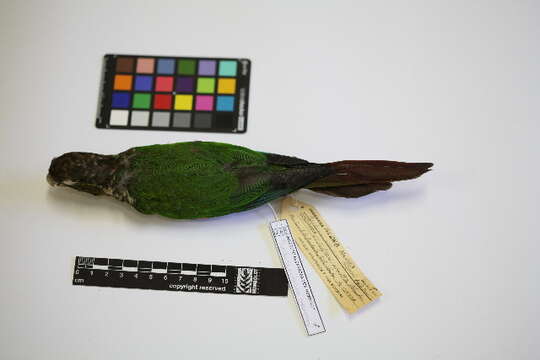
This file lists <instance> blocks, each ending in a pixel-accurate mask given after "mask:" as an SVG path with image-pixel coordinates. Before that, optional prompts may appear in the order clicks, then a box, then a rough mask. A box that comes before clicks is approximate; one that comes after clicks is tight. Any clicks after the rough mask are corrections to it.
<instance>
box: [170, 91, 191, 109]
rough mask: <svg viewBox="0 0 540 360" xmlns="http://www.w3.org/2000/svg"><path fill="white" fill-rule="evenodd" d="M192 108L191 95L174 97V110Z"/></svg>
mask: <svg viewBox="0 0 540 360" xmlns="http://www.w3.org/2000/svg"><path fill="white" fill-rule="evenodd" d="M192 108H193V95H176V96H175V97H174V109H175V110H191V109H192Z"/></svg>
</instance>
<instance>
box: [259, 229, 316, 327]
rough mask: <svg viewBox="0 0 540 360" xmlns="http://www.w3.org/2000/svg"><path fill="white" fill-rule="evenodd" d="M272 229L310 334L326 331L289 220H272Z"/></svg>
mask: <svg viewBox="0 0 540 360" xmlns="http://www.w3.org/2000/svg"><path fill="white" fill-rule="evenodd" d="M270 230H271V231H272V237H273V238H274V241H275V242H276V245H277V248H278V251H279V255H280V256H281V261H282V262H283V267H284V268H285V272H286V273H287V278H288V279H289V284H290V285H291V289H292V291H293V294H294V298H295V300H296V303H297V304H298V309H299V310H300V314H301V315H302V320H303V321H304V325H305V327H306V331H307V333H308V335H310V336H311V335H317V334H321V333H324V332H325V331H326V329H325V327H324V323H323V321H322V318H321V314H320V312H319V309H318V308H317V303H316V302H315V297H314V296H313V292H312V290H311V286H310V285H309V281H308V279H307V276H306V272H305V270H304V265H302V259H301V257H300V253H299V252H298V248H297V247H296V244H295V242H294V240H293V236H292V234H291V231H290V229H289V226H288V225H287V221H286V220H277V221H273V222H271V223H270Z"/></svg>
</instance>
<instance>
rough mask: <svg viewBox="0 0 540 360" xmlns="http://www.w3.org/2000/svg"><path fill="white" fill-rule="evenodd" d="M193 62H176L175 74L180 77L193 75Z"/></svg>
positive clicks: (185, 60)
mask: <svg viewBox="0 0 540 360" xmlns="http://www.w3.org/2000/svg"><path fill="white" fill-rule="evenodd" d="M195 65H196V62H195V60H188V59H184V60H178V67H177V73H178V74H180V75H195Z"/></svg>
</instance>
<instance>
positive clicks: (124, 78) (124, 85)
mask: <svg viewBox="0 0 540 360" xmlns="http://www.w3.org/2000/svg"><path fill="white" fill-rule="evenodd" d="M132 80H133V76H131V75H116V76H115V77H114V90H131V83H132Z"/></svg>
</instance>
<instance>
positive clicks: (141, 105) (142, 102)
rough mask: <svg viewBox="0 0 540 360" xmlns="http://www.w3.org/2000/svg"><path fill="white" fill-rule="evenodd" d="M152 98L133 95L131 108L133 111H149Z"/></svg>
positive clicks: (143, 95)
mask: <svg viewBox="0 0 540 360" xmlns="http://www.w3.org/2000/svg"><path fill="white" fill-rule="evenodd" d="M151 98H152V96H151V95H150V94H142V93H135V94H134V95H133V107H134V108H135V109H149V108H150V102H151Z"/></svg>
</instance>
